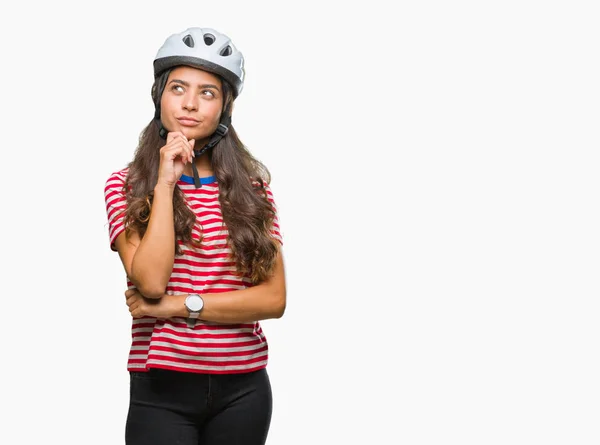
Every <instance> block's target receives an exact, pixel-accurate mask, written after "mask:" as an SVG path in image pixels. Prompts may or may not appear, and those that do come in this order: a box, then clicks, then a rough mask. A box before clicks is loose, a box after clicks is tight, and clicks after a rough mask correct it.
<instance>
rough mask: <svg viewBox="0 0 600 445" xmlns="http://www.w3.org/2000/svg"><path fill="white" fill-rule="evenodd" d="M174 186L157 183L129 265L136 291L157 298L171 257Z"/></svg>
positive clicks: (162, 288)
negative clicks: (138, 242)
mask: <svg viewBox="0 0 600 445" xmlns="http://www.w3.org/2000/svg"><path fill="white" fill-rule="evenodd" d="M173 191H174V189H172V188H170V187H168V186H165V185H162V184H161V185H157V186H156V187H155V188H154V199H153V202H152V210H151V212H150V220H149V221H148V228H147V229H146V233H145V234H144V237H143V238H142V240H141V241H140V245H139V246H138V248H137V250H136V252H135V255H134V257H133V263H132V266H131V270H132V275H133V276H134V279H135V282H137V283H141V285H142V286H141V288H140V292H141V293H142V294H143V295H144V296H146V297H148V298H160V297H161V296H162V295H163V294H164V292H165V289H166V287H167V283H168V282H169V277H170V276H171V273H172V271H173V262H174V260H175V228H174V225H173Z"/></svg>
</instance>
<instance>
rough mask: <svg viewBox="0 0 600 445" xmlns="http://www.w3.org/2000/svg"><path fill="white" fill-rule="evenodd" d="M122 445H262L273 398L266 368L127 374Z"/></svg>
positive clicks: (156, 370) (267, 427)
mask: <svg viewBox="0 0 600 445" xmlns="http://www.w3.org/2000/svg"><path fill="white" fill-rule="evenodd" d="M130 379H131V386H130V397H129V413H128V415H127V423H126V426H125V443H126V444H127V445H175V444H177V445H237V444H243V445H264V443H265V442H266V440H267V434H268V431H269V425H270V423H271V409H272V394H271V384H270V382H269V376H268V374H267V371H266V369H262V370H259V371H254V372H249V373H244V374H197V373H191V372H178V371H169V370H164V369H150V371H149V372H137V371H136V372H130Z"/></svg>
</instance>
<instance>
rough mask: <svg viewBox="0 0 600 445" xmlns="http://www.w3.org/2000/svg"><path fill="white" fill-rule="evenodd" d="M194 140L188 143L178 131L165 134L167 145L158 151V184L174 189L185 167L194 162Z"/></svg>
mask: <svg viewBox="0 0 600 445" xmlns="http://www.w3.org/2000/svg"><path fill="white" fill-rule="evenodd" d="M194 143H195V140H194V139H190V140H189V141H188V140H187V138H186V137H185V136H184V135H183V133H181V132H179V131H172V132H170V133H168V134H167V143H166V144H165V145H164V146H163V147H162V148H161V149H160V164H159V166H158V183H160V184H164V185H167V186H168V187H171V188H173V187H175V184H177V180H178V179H179V178H180V177H181V174H182V173H183V169H184V168H185V165H186V164H187V163H188V162H189V163H191V162H194V156H195V155H194Z"/></svg>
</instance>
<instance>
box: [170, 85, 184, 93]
mask: <svg viewBox="0 0 600 445" xmlns="http://www.w3.org/2000/svg"><path fill="white" fill-rule="evenodd" d="M171 90H172V91H177V92H178V93H181V92H183V87H182V86H181V85H173V88H171Z"/></svg>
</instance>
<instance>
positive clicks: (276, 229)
mask: <svg viewBox="0 0 600 445" xmlns="http://www.w3.org/2000/svg"><path fill="white" fill-rule="evenodd" d="M263 184H264V186H265V190H266V192H267V199H268V200H269V202H270V203H271V205H272V206H273V210H274V211H275V217H274V218H273V225H272V226H271V236H272V237H273V238H275V239H276V240H277V241H278V242H279V244H281V245H282V246H283V235H282V232H281V226H280V225H279V211H278V209H277V204H276V202H275V198H274V197H273V191H272V190H271V186H270V185H269V184H268V183H267V182H266V181H265V182H263Z"/></svg>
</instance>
